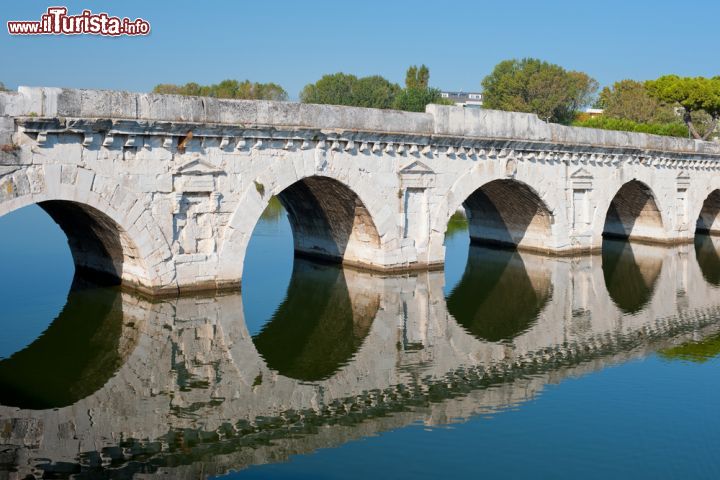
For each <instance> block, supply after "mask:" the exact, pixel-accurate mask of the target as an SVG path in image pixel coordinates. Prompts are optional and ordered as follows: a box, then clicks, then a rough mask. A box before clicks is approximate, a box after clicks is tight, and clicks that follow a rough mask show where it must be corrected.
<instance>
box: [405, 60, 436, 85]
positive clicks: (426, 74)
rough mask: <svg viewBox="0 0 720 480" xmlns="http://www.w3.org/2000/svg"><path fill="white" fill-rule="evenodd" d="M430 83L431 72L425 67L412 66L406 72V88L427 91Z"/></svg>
mask: <svg viewBox="0 0 720 480" xmlns="http://www.w3.org/2000/svg"><path fill="white" fill-rule="evenodd" d="M429 83H430V70H429V69H428V67H426V66H425V65H420V66H419V67H418V66H416V65H411V66H410V67H409V68H408V69H407V72H405V88H408V89H410V88H416V89H420V90H422V89H426V88H428V85H429Z"/></svg>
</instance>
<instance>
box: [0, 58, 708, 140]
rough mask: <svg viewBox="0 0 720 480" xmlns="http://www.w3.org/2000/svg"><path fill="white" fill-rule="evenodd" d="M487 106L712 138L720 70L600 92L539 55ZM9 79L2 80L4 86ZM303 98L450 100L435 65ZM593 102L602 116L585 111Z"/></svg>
mask: <svg viewBox="0 0 720 480" xmlns="http://www.w3.org/2000/svg"><path fill="white" fill-rule="evenodd" d="M481 84H482V87H483V108H489V109H496V110H506V111H514V112H528V113H535V114H537V115H538V116H539V117H540V118H541V119H543V120H545V121H547V122H555V123H561V124H565V125H574V126H581V127H593V128H603V129H609V130H625V131H634V132H645V133H654V134H659V135H671V136H679V137H688V136H689V137H692V138H695V139H703V140H707V139H710V138H712V137H714V136H716V135H717V133H716V132H717V126H718V121H719V119H720V76H716V77H712V78H705V77H681V76H678V75H664V76H661V77H659V78H657V79H655V80H648V81H645V82H640V81H636V80H621V81H618V82H615V83H614V84H613V85H610V86H607V87H605V88H603V89H602V90H601V91H600V93H599V95H598V94H597V92H598V89H599V85H598V82H597V81H596V80H595V79H593V78H592V77H590V76H589V75H588V74H586V73H584V72H578V71H568V70H566V69H564V68H563V67H561V66H559V65H555V64H552V63H548V62H545V61H542V60H539V59H535V58H524V59H519V60H518V59H513V60H505V61H502V62H500V63H498V64H497V65H496V66H495V68H494V69H493V71H492V72H491V73H490V74H489V75H488V76H486V77H485V78H484V79H483V80H482V82H481ZM2 90H5V86H4V84H3V83H1V82H0V91H2ZM153 92H155V93H164V94H176V95H196V96H208V97H216V98H234V99H250V100H281V101H282V100H287V99H288V94H287V92H286V91H285V89H283V88H282V87H281V86H280V85H278V84H276V83H259V82H251V81H250V80H244V81H238V80H223V81H221V82H220V83H217V84H212V85H200V84H197V83H194V82H191V83H186V84H184V85H175V84H170V83H166V84H159V85H156V86H155V87H154V88H153ZM300 101H301V102H303V103H320V104H332V105H348V106H357V107H369V108H383V109H396V110H405V111H411V112H422V111H425V107H426V106H427V105H428V104H433V103H434V104H441V105H452V104H453V102H452V101H449V100H448V99H446V98H442V96H441V92H440V90H439V89H437V88H434V87H431V86H430V70H429V69H428V67H427V66H425V65H420V66H416V65H412V66H410V67H409V68H408V69H407V71H406V74H405V85H404V86H403V87H401V86H400V85H398V84H396V83H393V82H390V81H389V80H387V79H386V78H384V77H382V76H380V75H372V76H367V77H357V76H355V75H351V74H346V73H341V72H339V73H333V74H329V75H324V76H322V77H321V78H320V79H319V80H318V81H316V82H315V83H311V84H308V85H306V86H305V87H304V88H303V89H302V91H301V92H300ZM589 105H592V106H594V107H596V108H598V109H602V114H601V115H599V116H596V115H589V114H587V113H583V109H584V108H586V107H587V106H589Z"/></svg>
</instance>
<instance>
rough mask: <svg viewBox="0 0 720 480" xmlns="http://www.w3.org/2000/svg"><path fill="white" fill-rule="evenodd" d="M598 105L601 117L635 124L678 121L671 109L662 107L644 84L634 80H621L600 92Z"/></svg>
mask: <svg viewBox="0 0 720 480" xmlns="http://www.w3.org/2000/svg"><path fill="white" fill-rule="evenodd" d="M599 103H600V104H601V105H602V107H601V108H603V110H604V112H603V115H604V116H606V117H610V118H618V119H622V120H632V121H633V122H636V123H671V122H674V121H677V120H678V117H677V115H676V114H675V111H674V109H673V108H672V107H669V106H667V105H663V104H662V103H661V102H660V101H659V100H658V99H657V98H655V97H653V96H651V95H650V94H649V93H648V91H647V89H646V88H645V84H644V83H641V82H637V81H635V80H621V81H619V82H615V83H614V84H613V85H612V86H611V87H605V88H603V89H602V91H601V92H600V97H599Z"/></svg>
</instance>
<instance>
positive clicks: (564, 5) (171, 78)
mask: <svg viewBox="0 0 720 480" xmlns="http://www.w3.org/2000/svg"><path fill="white" fill-rule="evenodd" d="M55 5H62V6H67V7H68V10H69V13H70V14H79V13H80V12H81V11H82V9H84V8H87V9H90V10H92V11H93V12H107V13H108V14H110V15H115V16H119V17H124V16H127V17H130V18H131V19H135V18H137V17H142V18H144V19H146V20H148V21H149V22H150V24H151V28H152V31H151V34H150V35H149V36H147V37H118V38H105V37H99V36H92V35H85V36H10V35H9V34H8V33H7V28H6V27H5V22H6V21H8V20H39V18H40V15H41V14H43V13H44V12H45V10H46V9H47V7H49V6H55ZM0 17H1V19H2V25H3V27H2V28H3V30H2V32H0V58H2V59H3V61H2V66H0V82H3V83H5V85H6V86H8V87H10V88H16V87H17V86H18V85H29V86H58V87H75V88H98V89H120V90H130V91H139V92H141V91H149V90H151V89H152V87H153V86H154V85H156V84H158V83H186V82H190V81H194V82H198V83H201V84H208V83H217V82H219V81H221V80H223V79H226V78H233V79H238V80H244V79H249V80H251V81H256V82H276V83H279V84H280V85H282V86H283V87H284V88H285V89H286V90H287V92H288V94H289V96H290V98H291V99H296V98H297V97H298V94H299V92H300V90H301V89H302V88H303V86H304V85H306V84H308V83H312V82H314V81H316V80H317V79H319V78H320V77H321V76H322V75H324V74H327V73H335V72H345V73H352V74H355V75H358V76H364V75H375V74H379V75H382V76H384V77H386V78H388V79H389V80H391V81H394V82H398V83H402V82H403V81H404V75H405V70H406V69H407V67H408V66H409V65H413V64H426V65H427V66H428V67H429V68H430V83H431V85H432V86H435V87H438V88H441V89H443V90H463V91H479V90H481V88H480V82H481V81H482V79H483V78H484V77H485V75H487V74H488V73H490V72H491V71H492V69H493V67H494V66H495V65H496V64H497V63H498V62H500V61H502V60H505V59H510V58H523V57H535V58H540V59H542V60H546V61H549V62H552V63H557V64H559V65H562V66H563V67H565V68H566V69H569V70H580V71H584V72H586V73H588V74H589V75H591V76H592V77H594V78H595V79H597V80H598V81H599V82H600V84H601V85H609V84H612V83H613V82H614V81H617V80H622V79H625V78H633V79H638V80H645V79H650V78H656V77H658V76H660V75H663V74H667V73H676V74H679V75H692V76H696V75H702V76H714V75H717V74H720V72H719V71H718V66H717V64H716V63H715V62H716V59H717V58H718V48H717V36H716V33H715V32H716V27H717V18H718V17H720V2H718V1H717V0H702V1H701V0H686V1H683V2H679V1H677V0H673V1H666V0H655V1H631V0H624V1H618V0H603V1H601V2H600V1H596V2H589V1H575V2H571V1H565V0H562V1H552V0H545V1H543V0H534V1H525V0H513V1H507V0H505V1H470V0H468V1H463V0H443V1H441V2H426V1H422V0H409V1H405V0H398V1H391V0H381V1H378V0H363V1H361V2H341V1H339V0H338V1H334V2H333V1H329V0H327V1H320V0H317V1H316V0H296V1H290V0H288V1H279V0H264V1H257V0H254V1H252V2H247V1H211V0H206V1H203V2H197V1H194V2H190V1H173V2H160V1H148V0H144V1H134V0H131V1H123V2H102V1H92V2H91V1H85V2H76V1H71V2H67V3H61V2H60V1H59V0H58V1H57V2H52V3H47V2H42V1H35V0H23V1H12V2H7V3H4V4H3V7H2V9H1V10H0ZM713 59H715V60H713Z"/></svg>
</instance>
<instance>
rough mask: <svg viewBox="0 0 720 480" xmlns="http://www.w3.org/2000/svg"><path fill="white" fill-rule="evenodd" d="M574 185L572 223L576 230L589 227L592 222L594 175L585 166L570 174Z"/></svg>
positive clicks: (572, 185)
mask: <svg viewBox="0 0 720 480" xmlns="http://www.w3.org/2000/svg"><path fill="white" fill-rule="evenodd" d="M570 184H571V187H572V224H573V228H574V229H575V231H576V232H582V231H585V230H587V229H588V228H589V226H590V222H591V212H590V191H591V190H592V188H593V176H592V174H591V173H590V172H588V171H587V170H585V169H584V168H579V169H578V170H576V171H575V172H574V173H572V174H571V175H570Z"/></svg>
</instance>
